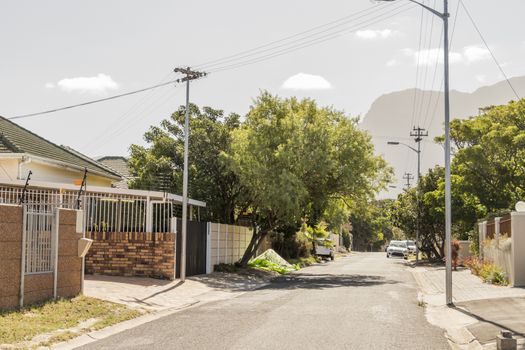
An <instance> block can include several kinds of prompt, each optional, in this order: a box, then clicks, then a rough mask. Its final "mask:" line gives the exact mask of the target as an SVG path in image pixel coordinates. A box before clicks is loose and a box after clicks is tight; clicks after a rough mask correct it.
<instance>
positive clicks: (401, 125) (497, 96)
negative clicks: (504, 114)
mask: <svg viewBox="0 0 525 350" xmlns="http://www.w3.org/2000/svg"><path fill="white" fill-rule="evenodd" d="M510 81H511V83H512V85H513V86H514V88H515V89H516V91H517V92H518V94H519V95H520V96H525V76H523V77H516V78H511V79H510ZM415 93H416V90H415V89H408V90H403V91H397V92H392V93H389V94H385V95H382V96H380V97H379V98H378V99H376V100H375V101H374V102H373V103H372V105H371V107H370V110H369V111H368V113H366V115H365V117H364V118H363V121H362V122H361V124H360V126H361V128H362V129H364V130H367V131H368V132H369V133H370V134H371V135H372V138H373V141H374V144H375V147H376V153H377V154H382V155H383V156H384V157H385V159H386V160H387V161H388V162H389V163H390V164H391V165H392V166H393V167H394V168H395V171H396V179H397V183H396V186H397V189H394V190H391V191H390V192H389V193H383V194H381V197H393V196H395V195H397V193H399V192H400V191H401V189H402V187H403V184H404V182H403V180H402V177H403V174H404V173H405V172H410V173H412V174H414V176H415V175H416V173H417V155H416V153H415V152H413V151H411V150H410V149H408V148H407V147H405V146H401V145H399V146H391V145H387V142H388V141H390V140H392V141H400V142H404V143H406V144H408V145H410V146H412V147H415V146H416V144H415V143H414V141H413V139H412V138H410V131H411V130H412V127H413V126H418V125H417V123H418V122H419V126H421V127H423V128H426V129H427V130H428V134H429V135H428V137H426V138H425V142H422V143H421V148H422V152H421V164H422V165H421V172H422V173H425V172H426V170H427V169H429V168H432V167H434V165H436V164H440V165H443V163H444V155H443V148H442V147H441V146H440V145H436V144H435V143H434V142H433V139H434V137H436V136H439V135H443V134H444V125H443V122H444V111H443V93H442V92H436V91H422V90H419V89H417V96H418V101H423V102H422V103H421V102H418V105H421V106H422V108H416V109H417V110H421V111H422V116H421V117H418V116H417V115H416V116H415V118H413V117H412V115H413V114H412V111H413V106H414V94H415ZM515 99H516V97H515V95H514V93H513V92H512V90H511V89H510V87H509V85H508V84H507V82H506V81H501V82H499V83H496V84H494V85H490V86H484V87H481V88H479V89H477V90H476V91H474V92H472V93H466V92H461V91H456V90H452V91H451V92H450V110H451V118H452V119H454V118H460V119H465V118H468V117H470V116H475V115H477V114H478V111H479V108H482V107H487V106H491V105H501V104H506V103H508V102H509V101H510V100H515ZM429 101H430V103H429ZM436 106H437V109H436ZM427 110H428V111H429V112H428V113H427ZM434 111H436V113H435V114H434V113H433V112H434ZM413 124H415V125H413Z"/></svg>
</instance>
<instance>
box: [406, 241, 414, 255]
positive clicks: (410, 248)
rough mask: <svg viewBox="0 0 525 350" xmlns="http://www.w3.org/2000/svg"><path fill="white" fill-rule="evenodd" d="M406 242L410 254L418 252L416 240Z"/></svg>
mask: <svg viewBox="0 0 525 350" xmlns="http://www.w3.org/2000/svg"><path fill="white" fill-rule="evenodd" d="M406 242H407V249H408V254H414V255H415V254H416V252H417V247H416V242H414V241H406Z"/></svg>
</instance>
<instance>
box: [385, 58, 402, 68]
mask: <svg viewBox="0 0 525 350" xmlns="http://www.w3.org/2000/svg"><path fill="white" fill-rule="evenodd" d="M398 64H399V62H398V61H397V60H396V59H395V58H393V59H391V60H389V61H388V62H387V63H386V66H387V67H395V66H397V65H398Z"/></svg>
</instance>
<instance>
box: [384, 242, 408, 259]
mask: <svg viewBox="0 0 525 350" xmlns="http://www.w3.org/2000/svg"><path fill="white" fill-rule="evenodd" d="M392 256H399V257H402V258H404V259H408V246H407V243H406V242H405V241H390V244H389V245H388V248H387V249H386V257H387V258H390V257H392Z"/></svg>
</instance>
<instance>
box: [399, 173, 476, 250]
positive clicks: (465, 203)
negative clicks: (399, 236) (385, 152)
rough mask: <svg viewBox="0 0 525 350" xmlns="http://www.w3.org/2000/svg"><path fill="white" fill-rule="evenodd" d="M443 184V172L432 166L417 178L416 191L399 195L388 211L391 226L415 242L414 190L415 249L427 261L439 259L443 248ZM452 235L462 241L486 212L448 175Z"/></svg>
mask: <svg viewBox="0 0 525 350" xmlns="http://www.w3.org/2000/svg"><path fill="white" fill-rule="evenodd" d="M444 188H445V182H444V169H443V168H442V167H435V168H434V169H430V170H429V172H428V174H426V175H424V176H422V177H421V180H420V183H419V186H418V188H411V189H409V190H407V191H405V192H403V193H401V194H400V195H399V196H398V198H397V200H396V202H395V203H394V206H393V210H392V220H393V224H394V226H396V227H397V228H399V229H401V230H402V231H403V232H405V234H406V237H407V238H410V239H415V235H416V227H417V210H418V208H417V200H416V196H417V191H418V190H419V191H420V192H419V193H420V196H421V198H422V200H421V203H420V213H421V216H420V233H419V246H420V247H421V251H422V252H424V253H426V255H427V256H428V257H430V258H435V259H441V258H443V256H444V247H445V191H444ZM451 197H452V198H451V199H452V223H453V226H452V233H453V235H454V237H456V238H460V239H466V238H467V237H468V232H469V230H470V229H471V228H472V227H473V226H474V224H475V222H476V220H477V219H478V218H479V217H482V216H483V215H485V213H486V210H485V207H484V206H483V205H481V204H480V203H479V200H478V199H477V198H476V196H474V195H472V194H471V193H469V192H467V191H465V190H464V187H463V183H462V178H461V177H460V176H458V175H454V176H452V195H451Z"/></svg>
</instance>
